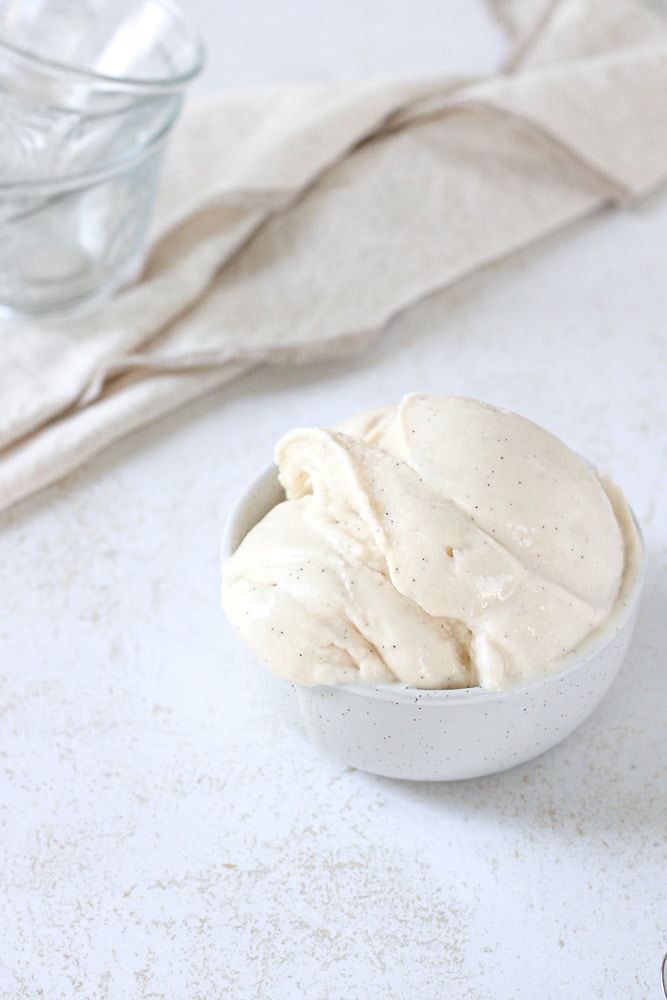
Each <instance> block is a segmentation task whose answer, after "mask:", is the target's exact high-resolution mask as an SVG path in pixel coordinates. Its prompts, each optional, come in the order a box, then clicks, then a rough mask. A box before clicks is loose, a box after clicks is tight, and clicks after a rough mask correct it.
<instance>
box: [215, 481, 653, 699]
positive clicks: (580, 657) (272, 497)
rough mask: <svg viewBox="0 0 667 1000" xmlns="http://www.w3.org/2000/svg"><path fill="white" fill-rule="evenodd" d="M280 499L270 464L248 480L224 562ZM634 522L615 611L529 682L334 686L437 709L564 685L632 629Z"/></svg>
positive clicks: (639, 562)
mask: <svg viewBox="0 0 667 1000" xmlns="http://www.w3.org/2000/svg"><path fill="white" fill-rule="evenodd" d="M283 500H285V492H284V490H283V488H282V486H281V484H280V482H279V481H278V469H277V468H276V466H275V465H270V466H268V467H267V468H266V469H264V470H263V471H262V472H261V473H259V475H258V476H257V477H256V478H255V479H254V480H253V481H252V483H251V484H250V486H249V488H248V489H247V490H246V491H245V492H244V493H243V495H242V496H241V497H240V499H239V500H238V502H237V504H236V506H235V507H234V509H233V510H232V512H231V515H230V517H229V520H228V522H227V525H226V528H225V531H224V535H223V542H222V556H223V559H224V558H227V557H228V556H231V555H232V553H233V552H235V551H236V549H237V548H238V546H239V545H240V544H241V542H242V541H243V539H244V538H245V536H246V535H247V534H248V532H249V531H250V530H251V529H252V528H253V527H254V525H255V524H257V522H258V521H260V520H261V519H262V518H263V517H264V515H265V514H267V513H268V512H269V511H270V510H271V509H272V508H273V507H275V506H276V504H278V503H280V502H281V501H283ZM632 517H633V523H634V527H635V532H634V535H631V536H630V539H629V544H628V551H627V554H626V560H627V565H626V571H625V574H624V577H623V583H622V586H621V591H620V593H619V596H618V599H617V601H616V606H615V608H614V611H613V612H612V614H611V615H610V617H609V618H607V619H606V620H605V621H604V622H603V623H602V625H601V626H600V627H599V628H598V629H596V630H595V631H594V632H592V633H591V634H590V635H589V636H588V637H587V638H586V639H585V640H584V641H583V642H582V643H580V644H579V646H578V647H577V648H576V649H575V650H573V651H572V652H570V653H568V654H566V655H565V656H563V657H562V658H561V659H560V660H559V662H558V663H557V664H554V663H550V664H547V665H545V669H544V671H542V672H538V673H537V674H536V675H534V676H533V677H532V678H531V679H530V680H529V681H523V682H518V683H516V684H514V685H512V686H509V687H507V688H504V689H503V690H502V691H490V690H487V689H485V688H482V687H479V686H476V687H468V688H451V689H437V690H434V689H423V688H414V687H409V686H408V685H405V684H368V683H365V682H359V683H354V684H343V685H338V687H340V688H341V689H344V690H347V691H349V692H350V693H358V694H362V693H363V695H364V696H365V697H372V698H374V699H376V700H378V701H394V702H414V701H416V700H417V701H419V703H420V704H423V705H428V704H429V703H430V704H442V703H443V702H445V701H454V702H456V701H466V702H470V701H471V700H478V699H479V700H489V701H490V700H493V701H498V700H506V699H511V698H516V697H518V696H520V695H522V694H524V693H526V692H530V691H533V690H534V689H535V688H539V687H543V686H544V684H545V683H546V682H549V683H552V682H566V681H567V679H568V677H569V675H571V674H576V672H577V671H578V670H579V669H580V668H581V667H582V666H583V665H584V664H585V663H588V662H589V661H590V660H591V659H592V658H593V657H596V656H597V655H598V654H599V653H600V652H601V651H602V650H603V649H605V648H606V647H607V646H609V644H610V643H611V642H613V640H614V639H615V637H616V636H618V634H619V632H621V631H623V630H625V629H629V628H631V626H632V623H633V621H634V617H635V615H636V612H637V606H638V604H639V599H640V596H641V591H642V586H643V582H644V572H645V558H644V556H645V553H644V544H643V539H642V534H641V530H640V528H639V524H638V523H637V520H636V518H635V517H634V514H633V515H632Z"/></svg>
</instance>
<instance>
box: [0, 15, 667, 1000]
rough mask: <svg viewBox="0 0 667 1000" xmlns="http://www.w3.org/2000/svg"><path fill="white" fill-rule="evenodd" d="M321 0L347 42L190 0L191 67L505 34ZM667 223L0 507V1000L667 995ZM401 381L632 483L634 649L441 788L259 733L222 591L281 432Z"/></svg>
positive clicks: (579, 246)
mask: <svg viewBox="0 0 667 1000" xmlns="http://www.w3.org/2000/svg"><path fill="white" fill-rule="evenodd" d="M336 6H337V9H339V10H340V11H344V12H345V13H344V14H343V13H339V14H338V15H337V17H338V18H339V19H343V20H345V18H348V19H349V20H348V21H346V22H345V23H349V24H354V26H355V30H354V31H352V34H351V36H350V38H351V42H350V44H349V46H348V47H347V48H345V47H344V45H343V36H342V34H340V33H338V34H337V33H336V32H333V29H328V28H327V26H326V25H322V24H321V23H319V22H318V24H319V26H318V28H317V30H316V29H315V27H314V21H313V18H314V15H313V13H312V5H307V4H306V3H305V0H303V2H302V3H301V4H297V3H292V4H290V6H289V11H287V10H286V13H285V14H284V16H281V17H280V18H278V17H277V15H275V14H274V15H273V19H272V20H270V19H269V17H268V15H265V14H264V13H263V12H262V5H261V4H258V3H254V4H252V3H250V4H246V5H244V6H243V7H242V8H241V7H239V9H235V10H234V11H233V12H230V9H229V7H228V5H215V4H214V3H213V0H197V2H196V3H195V2H194V0H193V2H192V3H191V4H190V8H191V9H192V11H193V12H194V13H197V14H198V16H199V18H200V20H201V21H202V22H203V23H205V24H206V25H207V27H206V35H207V41H208V46H209V53H210V54H209V71H208V75H207V76H206V77H205V78H204V80H203V81H202V82H201V83H200V85H199V86H200V87H203V86H215V85H218V84H227V83H233V82H239V83H243V84H245V83H248V82H254V81H255V80H257V81H260V82H262V81H264V80H268V79H272V78H276V77H279V76H281V77H282V78H288V77H289V76H290V74H291V72H292V71H293V75H295V76H303V75H310V76H313V75H316V72H317V70H318V68H321V69H322V71H323V72H324V73H325V74H331V73H332V72H334V71H340V72H348V73H351V72H363V71H364V69H365V68H366V67H367V66H368V67H370V68H371V69H373V70H374V71H378V72H390V71H392V69H396V71H401V70H406V71H407V70H410V69H413V70H414V69H416V68H419V67H420V66H422V65H423V68H425V69H428V70H432V69H433V68H434V64H435V61H436V53H437V52H438V48H437V46H436V41H437V40H438V39H439V38H442V53H443V56H442V58H443V60H444V61H445V63H446V65H447V67H448V68H449V67H450V66H451V67H453V68H456V69H461V68H465V67H466V66H467V67H471V66H473V65H479V66H482V67H487V66H489V65H492V64H493V61H494V59H495V58H496V57H497V55H498V53H499V51H500V44H499V40H498V38H497V35H496V34H495V31H494V30H492V28H488V29H486V30H485V29H484V28H483V25H484V21H483V16H482V14H481V13H480V10H481V9H477V8H476V6H474V7H473V5H470V9H469V11H467V12H466V14H465V15H464V14H463V13H461V12H460V8H461V6H463V5H458V9H457V5H455V4H453V2H452V3H450V4H448V5H446V6H445V13H444V14H443V13H440V14H439V13H438V5H435V4H430V5H429V4H427V3H425V2H424V3H422V4H419V5H402V4H400V3H398V2H392V3H389V4H386V5H384V7H383V9H384V11H385V12H386V13H385V16H384V19H383V21H382V25H381V27H379V28H376V27H374V16H375V14H376V5H374V4H372V3H370V2H366V3H364V4H356V5H353V4H348V3H346V4H343V5H341V6H340V8H338V5H336ZM468 6H469V5H466V8H467V7H468ZM224 8H227V9H226V10H225V9H224ZM447 11H449V14H447ZM426 17H428V18H430V20H431V22H432V23H431V24H430V26H429V27H428V30H427V29H426V28H425V23H424V18H426ZM437 18H440V19H441V24H440V25H439V26H437V27H436V24H435V21H436V19H437ZM337 23H339V22H337ZM357 26H358V30H356V28H357ZM306 33H309V35H312V44H305V43H304V42H303V40H302V36H304V37H305V34H306ZM234 39H238V43H237V42H235V41H234ZM329 43H330V45H329ZM244 50H245V51H247V52H248V55H247V58H246V57H245V56H243V52H244ZM250 50H252V51H250ZM232 52H233V53H234V58H233V59H232V58H230V53H232ZM255 59H256V60H257V61H256V62H254V60H255ZM475 60H476V62H475ZM666 243H667V201H666V200H665V197H664V196H662V197H656V198H654V199H653V200H652V201H651V202H650V203H649V204H647V205H645V206H642V207H641V208H640V209H639V210H636V211H628V212H610V213H608V214H601V215H599V216H597V217H596V218H595V219H592V220H590V221H588V222H586V223H585V224H583V225H581V226H579V227H577V228H576V229H574V230H570V231H568V232H566V233H564V234H562V235H561V236H559V237H558V238H556V239H551V240H549V241H548V242H546V243H544V244H543V245H542V246H540V247H539V248H538V249H536V250H535V249H534V250H532V251H530V252H529V253H526V254H524V255H521V256H518V257H515V258H513V259H512V260H510V261H508V262H506V263H503V264H500V265H497V266H495V267H493V268H490V269H488V270H487V271H486V272H485V273H483V274H480V275H477V276H475V277H473V278H471V279H469V280H468V281H466V282H464V283H462V284H461V285H459V286H457V287H456V288H454V289H452V290H451V291H450V292H447V293H443V294H441V295H439V296H437V297H435V298H434V299H433V300H431V301H430V302H428V303H423V304H421V305H420V306H418V307H416V308H415V309H413V310H412V311H410V312H409V313H407V314H406V315H405V316H403V317H402V318H401V320H400V321H399V322H396V323H395V324H394V325H393V327H392V329H391V330H390V331H389V333H388V334H387V336H386V337H385V338H384V339H383V341H382V342H381V343H380V344H379V345H378V346H377V347H376V348H374V349H373V350H371V351H368V352H367V353H365V354H364V355H363V356H360V357H355V358H350V359H347V360H345V361H338V362H336V363H334V364H329V365H322V366H318V367H314V368H310V369H308V370H304V371H294V370H292V371H281V370H266V371H259V372H256V373H255V374H254V375H252V376H251V377H249V378H247V379H245V380H244V381H241V382H239V383H236V384H235V385H233V386H231V387H228V388H227V389H225V390H224V391H223V392H221V393H219V394H217V395H214V396H211V397H209V398H208V399H206V400H204V401H201V402H199V403H197V404H195V405H194V406H191V407H190V408H189V409H187V410H184V411H182V412H181V413H178V414H175V415H173V416H172V417H170V418H168V419H167V420H164V421H163V422H161V423H160V424H158V425H156V426H155V427H152V428H150V429H149V430H147V431H146V432H144V433H141V434H137V435H136V436H134V437H133V438H132V439H131V440H129V441H127V442H125V443H123V444H121V445H119V446H117V447H115V448H114V449H113V450H111V451H110V452H109V453H108V454H106V455H105V456H103V457H102V458H101V459H99V460H98V461H96V462H94V463H91V464H90V466H89V467H88V468H86V469H84V470H82V471H81V472H80V473H78V474H77V475H75V476H72V477H70V478H69V479H68V480H67V481H66V482H65V483H64V484H61V485H60V486H58V487H56V488H53V489H51V490H49V491H48V492H46V493H44V494H43V495H41V496H40V497H37V498H35V499H34V500H32V501H30V502H28V503H26V504H24V505H22V506H21V507H19V508H17V509H16V510H14V511H13V512H10V513H9V514H6V515H4V516H3V517H2V519H1V521H0V553H1V557H0V606H1V611H0V913H1V914H2V944H1V946H0V997H1V998H2V1000H23V998H31V1000H32V998H33V997H45V998H48V1000H60V998H78V997H82V998H94V1000H98V998H99V1000H106V998H109V1000H116V998H119V1000H128V998H135V997H136V998H148V997H151V998H165V1000H181V998H183V1000H186V998H187V1000H217V998H227V997H233V998H234V1000H255V998H261V1000H264V998H266V1000H297V998H307V1000H325V998H326V1000H329V998H332V1000H333V998H338V997H354V998H355V1000H371V998H373V1000H375V998H382V1000H385V998H387V1000H393V998H396V1000H403V998H412V997H419V998H423V1000H441V998H443V997H453V998H456V1000H482V998H483V1000H487V998H488V1000H513V998H521V1000H524V998H526V1000H533V998H536V997H566V998H570V997H573V998H574V997H576V998H579V997H582V998H587V1000H588V998H592V997H600V998H602V997H604V998H605V1000H608V998H614V1000H628V998H638V1000H651V998H654V997H655V998H659V997H660V995H661V988H660V979H659V977H660V962H661V959H662V955H663V953H664V952H665V951H667V778H666V777H665V776H666V775H667V738H666V737H667V707H666V706H667V668H666V666H665V663H666V660H665V649H666V648H667V616H666V615H665V607H666V605H667V584H666V583H665V580H666V575H665V570H666V569H667V497H666V495H665V494H666V490H665V484H666V483H667V433H666V428H667V393H666V392H665V387H666V386H667V337H666V334H665V317H666V316H667V282H666V281H665V263H664V260H665V245H666ZM414 389H417V390H425V391H430V392H453V393H463V394H467V395H471V396H476V397H479V398H482V399H488V400H489V401H490V402H493V403H496V404H499V405H506V406H509V407H511V408H513V409H516V410H518V411H520V412H522V413H523V414H525V415H526V416H528V417H530V418H532V419H534V420H537V421H538V422H540V423H542V424H544V425H545V426H547V427H548V428H550V429H551V430H553V431H554V432H555V433H557V434H559V435H560V436H561V437H562V438H563V439H564V440H565V441H566V442H567V443H568V444H570V445H571V446H572V447H575V448H577V449H578V450H580V451H581V452H582V453H584V454H586V455H587V456H589V457H590V458H591V459H593V460H595V461H596V462H598V464H600V465H601V466H602V467H603V468H605V469H606V470H607V471H609V472H610V473H611V474H612V475H613V476H614V477H615V478H616V479H617V480H618V481H619V482H620V483H621V484H622V485H623V487H624V488H625V490H626V493H627V495H628V497H629V499H630V502H631V504H632V505H633V507H634V509H635V511H636V513H637V515H638V518H639V520H640V523H641V525H642V529H643V531H644V535H645V540H646V544H647V550H648V576H647V584H646V590H645V597H644V601H643V605H642V608H641V610H640V616H639V625H638V632H637V639H636V642H635V644H634V646H633V649H632V651H631V654H630V656H629V657H628V659H627V661H626V663H625V666H624V667H623V669H622V671H621V674H620V676H619V678H618V680H617V681H616V683H615V684H614V686H613V688H612V690H611V692H610V694H609V695H608V696H607V698H606V699H605V701H604V702H603V704H602V706H601V707H600V708H599V709H598V710H597V711H596V712H595V714H594V715H593V717H592V718H591V719H590V720H589V721H588V722H587V723H586V724H585V725H584V726H583V727H582V728H581V729H580V730H579V731H577V732H576V733H575V734H574V735H573V736H572V737H571V738H570V739H569V740H567V741H566V742H565V743H564V744H562V745H561V746H560V747H558V748H557V749H555V750H553V751H551V752H550V753H549V754H547V755H545V756H544V757H542V758H540V759H539V760H538V761H537V762H535V763H533V764H528V765H525V766H523V767H521V768H519V769H517V770H515V771H510V772H507V773H506V774H502V775H500V776H498V777H495V778H489V779H484V780H478V781H472V782H466V783H461V784H454V785H446V784H445V785H417V784H409V783H400V782H396V781H389V780H383V779H379V778H372V777H370V776H368V775H364V774H362V773H360V772H354V771H351V770H347V769H345V768H344V767H343V766H340V765H338V764H336V763H335V762H331V761H329V760H328V759H326V758H324V757H322V756H320V755H319V754H318V752H317V751H316V750H314V749H313V748H311V747H310V746H309V745H308V744H306V743H303V742H301V741H300V740H299V739H298V738H297V737H296V736H294V735H292V734H291V732H289V731H288V730H286V729H283V728H282V727H281V726H279V725H278V724H276V723H275V722H274V721H273V720H272V718H271V717H270V715H269V714H268V713H267V712H266V710H265V709H264V707H263V704H262V701H261V697H260V693H259V691H258V690H257V689H256V688H255V686H254V684H253V682H252V680H251V678H250V677H247V676H246V675H245V674H244V673H243V672H242V670H241V669H240V667H239V657H238V650H237V647H236V644H235V642H234V640H233V638H232V636H231V633H230V631H229V629H228V628H227V626H226V624H225V622H224V621H223V620H222V617H221V614H220V613H219V611H218V548H219V539H220V535H221V532H222V528H223V524H224V521H225V518H226V515H227V513H228V511H229V510H230V508H231V506H232V503H233V501H234V499H235V498H236V496H237V493H238V491H239V489H240V488H241V486H242V485H243V484H245V482H246V480H247V479H248V478H249V477H250V476H251V475H252V474H253V473H254V472H255V471H256V470H257V469H258V468H259V467H261V466H262V465H264V464H265V463H266V462H267V461H268V460H269V458H270V455H271V449H272V446H273V442H274V440H275V438H276V437H277V436H278V435H279V434H280V433H281V432H283V431H284V430H287V429H288V428H290V427H291V426H294V425H296V424H300V423H324V424H329V423H332V422H334V421H336V420H338V419H339V418H340V417H342V416H343V415H345V414H347V413H348V412H351V411H354V410H357V409H362V408H364V407H367V406H373V405H377V404H380V403H384V402H386V401H391V400H397V399H398V398H400V396H401V395H402V394H403V393H405V392H407V391H411V390H414Z"/></svg>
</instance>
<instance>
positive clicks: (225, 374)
mask: <svg viewBox="0 0 667 1000" xmlns="http://www.w3.org/2000/svg"><path fill="white" fill-rule="evenodd" d="M494 6H495V8H496V9H497V10H498V11H500V12H502V16H503V18H504V19H505V21H506V22H507V23H510V24H512V26H513V27H514V28H515V29H516V30H517V43H516V46H515V49H514V52H513V55H512V58H511V59H510V61H509V62H508V65H507V66H506V67H505V68H504V69H503V70H502V71H501V72H498V73H497V74H495V75H493V76H491V77H487V78H464V79H462V78H446V79H444V78H443V79H426V80H424V79H421V80H397V81H389V82H380V83H378V82H374V83H365V84H364V83H345V84H340V85H330V86H321V87H319V86H308V87H304V86H293V87H290V86H282V87H277V88H266V89H260V90H255V91H251V92H231V93H226V94H222V95H215V96H210V97H206V98H202V99H199V100H197V101H194V100H193V101H191V102H190V103H189V104H188V105H187V107H186V109H185V111H184V113H183V115H182V118H181V120H180V122H179V124H178V125H177V126H176V128H175V130H174V133H173V136H172V139H171V142H170V146H169V149H168V154H167V158H166V162H165V167H164V172H163V176H162V183H161V190H160V194H159V197H158V204H157V206H156V212H155V222H154V225H153V230H152V233H151V235H150V242H149V247H150V249H149V252H148V255H147V259H146V262H145V266H144V268H143V271H142V273H141V275H140V277H139V278H138V280H137V281H136V282H135V283H134V284H133V285H132V286H131V287H127V288H126V289H124V290H123V291H122V292H120V293H118V294H117V295H116V296H115V297H114V298H113V299H112V300H111V301H109V302H108V303H106V305H104V306H103V307H100V308H98V310H97V311H96V312H93V313H91V314H89V315H87V316H85V317H80V318H79V319H76V320H70V321H69V322H68V323H67V324H65V323H63V324H61V325H57V324H55V323H43V324H38V323H32V322H25V323H21V324H20V327H17V325H16V324H15V323H11V324H7V325H5V327H3V328H2V329H0V509H1V508H5V507H8V506H10V505H12V504H13V503H15V502H17V501H18V500H20V499H21V498H23V497H25V496H27V495H28V494H30V493H32V492H34V491H36V490H37V489H39V488H41V487H43V486H45V485H46V484H48V483H51V482H54V481H55V480H57V479H58V478H60V477H61V476H63V475H64V474H65V473H67V472H68V471H70V470H72V469H74V468H75V467H76V466H77V465H79V464H80V463H81V462H83V461H85V460H86V459H88V458H90V457H91V456H93V455H94V454H96V453H97V452H99V451H100V450H101V449H102V448H104V447H105V446H107V445H108V444H109V443H111V442H112V441H114V440H116V439H118V438H119V437H121V436H122V435H124V434H126V433H128V432H129V431H131V430H133V429H135V428H138V427H140V426H142V425H144V424H146V423H148V422H149V421H151V420H153V419H155V418H157V417H159V416H160V415H162V414H164V413H166V412H168V411H170V410H172V409H174V408H175V407H176V406H178V405H181V404H183V403H185V402H187V401H188V400H191V399H192V398H194V397H196V396H199V395H201V394H202V393H204V392H207V391H209V390H212V389H213V388H215V387H217V386H219V385H221V384H222V383H224V382H227V381H229V380H231V379H233V378H237V377H239V376H240V375H242V374H243V373H244V372H247V371H248V370H249V369H251V368H253V367H255V366H257V365H259V364H263V363H267V362H270V363H274V364H283V363H289V364H294V363H303V362H307V361H311V360H313V359H317V358H321V357H325V356H327V355H334V354H336V353H339V352H344V351H352V350H359V349H361V348H362V347H364V346H365V345H367V344H368V343H370V341H372V340H373V338H375V337H376V336H377V335H378V334H379V332H380V331H381V330H382V329H383V328H384V327H385V326H386V325H387V323H388V321H389V320H390V319H391V318H392V316H394V315H395V314H397V313H398V312H399V311H401V310H403V309H405V308H406V307H407V306H409V305H410V304H412V303H414V302H416V301H418V300H419V299H420V298H422V297H423V296H425V295H428V294H429V293H431V292H433V291H435V290H436V289H439V288H442V287H444V286H446V285H448V284H449V283H451V282H453V281H455V280H456V279H458V278H460V277H462V276H464V275H466V274H468V273H470V272H471V271H472V270H474V269H475V268H478V267H480V266H482V265H483V264H485V263H488V262H490V261H492V260H494V259H498V258H500V257H502V256H504V255H507V254H509V253H511V252H512V251H515V250H517V249H519V248H522V247H525V246H527V245H529V244H530V243H531V242H533V241H536V240H538V239H540V238H542V237H544V236H546V235H547V234H549V233H552V232H554V231H555V230H557V229H560V228H562V227H564V226H566V225H568V224H569V223H572V222H574V221H575V220H578V219H580V218H582V217H584V216H585V215H586V214H587V213H590V212H592V211H594V210H596V209H598V208H600V207H601V206H604V205H609V204H610V203H611V204H628V203H632V202H633V201H636V200H637V199H640V198H642V197H643V196H644V195H646V194H647V193H648V192H650V191H652V190H654V189H655V188H656V187H657V186H658V185H659V184H660V183H661V182H662V181H664V179H665V177H667V103H666V102H665V99H664V95H665V93H667V20H666V19H664V18H663V17H662V16H661V15H659V14H658V13H656V12H655V11H653V10H651V9H650V8H649V7H647V6H646V5H645V4H643V3H641V2H640V0H560V2H557V3H551V4H550V5H549V6H548V7H545V6H544V4H543V3H538V2H537V0H495V5H494Z"/></svg>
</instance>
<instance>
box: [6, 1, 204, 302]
mask: <svg viewBox="0 0 667 1000" xmlns="http://www.w3.org/2000/svg"><path fill="white" fill-rule="evenodd" d="M202 64H203V48H202V44H201V41H200V39H199V36H198V34H197V32H196V31H195V29H194V27H193V26H192V25H191V24H190V22H189V20H188V19H187V18H186V17H185V16H184V14H183V13H182V12H181V11H179V10H178V8H176V7H175V6H174V5H172V4H171V3H169V2H168V0H0V311H2V312H4V313H5V314H6V315H7V314H8V315H29V314H36V315H39V314H42V315H44V314H51V313H62V312H63V311H69V310H72V309H74V308H77V307H80V306H82V305H83V304H86V303H89V302H90V301H94V300H96V299H98V298H101V297H104V296H106V295H109V294H111V293H112V292H113V291H114V290H116V289H117V288H118V287H119V286H120V285H121V284H123V283H124V282H125V281H127V280H128V279H129V278H130V277H132V276H133V275H134V274H135V272H136V271H137V269H138V268H139V266H140V263H141V259H142V255H143V250H144V245H145V237H146V232H147V229H148V224H149V222H150V217H151V212H152V207H153V202H154V196H155V190H156V185H157V179H158V175H159V170H160V163H161V158H162V153H163V150H164V146H165V141H166V139H167V136H168V134H169V131H170V129H171V127H172V125H173V124H174V122H175V121H176V119H177V117H178V114H179V111H180V108H181V104H182V100H183V94H184V90H185V87H186V85H187V84H188V83H189V82H190V81H191V80H192V79H193V78H194V77H195V76H196V75H197V73H198V72H199V71H200V70H201V67H202Z"/></svg>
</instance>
